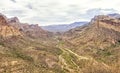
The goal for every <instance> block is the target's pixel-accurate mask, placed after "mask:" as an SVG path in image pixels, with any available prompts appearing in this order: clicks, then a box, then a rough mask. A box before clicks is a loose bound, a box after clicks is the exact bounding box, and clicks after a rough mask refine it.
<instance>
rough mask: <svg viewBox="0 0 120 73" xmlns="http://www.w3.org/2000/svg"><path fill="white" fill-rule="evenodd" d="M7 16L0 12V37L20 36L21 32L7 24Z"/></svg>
mask: <svg viewBox="0 0 120 73" xmlns="http://www.w3.org/2000/svg"><path fill="white" fill-rule="evenodd" d="M9 24H10V23H9V22H8V21H7V17H6V16H4V15H2V14H0V36H1V38H7V37H13V36H22V33H21V32H20V31H19V30H18V29H16V28H14V27H13V26H10V25H9Z"/></svg>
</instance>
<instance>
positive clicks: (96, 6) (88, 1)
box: [0, 0, 120, 25]
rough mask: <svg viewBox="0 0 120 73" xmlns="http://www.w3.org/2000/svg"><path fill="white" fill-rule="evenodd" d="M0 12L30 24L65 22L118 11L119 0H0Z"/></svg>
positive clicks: (84, 19)
mask: <svg viewBox="0 0 120 73" xmlns="http://www.w3.org/2000/svg"><path fill="white" fill-rule="evenodd" d="M0 13H3V14H5V15H6V16H7V17H14V16H16V17H18V18H19V19H20V21H21V22H26V23H31V24H39V25H50V24H61V23H63V24H66V23H72V22H76V21H89V20H90V19H91V18H92V17H94V15H97V14H109V13H120V0H1V1H0Z"/></svg>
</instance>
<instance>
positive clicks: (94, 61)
mask: <svg viewBox="0 0 120 73" xmlns="http://www.w3.org/2000/svg"><path fill="white" fill-rule="evenodd" d="M83 23H84V24H85V25H83ZM63 26H64V27H63ZM63 26H62V25H61V26H55V28H56V29H54V30H53V29H52V30H51V29H50V30H51V31H54V32H56V30H57V29H58V27H60V29H62V30H64V31H66V32H64V33H60V34H55V33H54V32H50V31H48V30H44V29H42V27H40V26H38V24H34V25H30V24H27V23H21V22H20V21H19V19H18V18H17V17H13V18H7V17H6V16H5V15H3V14H0V73H120V18H119V14H109V15H97V16H95V17H94V18H93V19H91V21H90V22H89V23H88V22H82V23H81V22H75V23H72V24H70V25H63ZM68 27H69V28H68ZM52 28H53V27H52ZM65 28H66V29H65ZM72 28H73V29H72ZM69 29H70V30H69ZM58 30H59V29H58ZM67 30H68V31H67ZM59 31H61V30H59Z"/></svg>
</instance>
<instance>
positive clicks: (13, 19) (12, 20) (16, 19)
mask: <svg viewBox="0 0 120 73" xmlns="http://www.w3.org/2000/svg"><path fill="white" fill-rule="evenodd" d="M9 22H14V23H19V22H20V21H19V19H18V18H17V17H13V18H10V19H9Z"/></svg>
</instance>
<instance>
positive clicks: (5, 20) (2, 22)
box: [0, 13, 7, 25]
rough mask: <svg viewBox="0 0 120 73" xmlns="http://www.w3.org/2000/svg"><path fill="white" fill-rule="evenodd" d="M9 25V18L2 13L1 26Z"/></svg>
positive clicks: (0, 15) (0, 17) (0, 16)
mask: <svg viewBox="0 0 120 73" xmlns="http://www.w3.org/2000/svg"><path fill="white" fill-rule="evenodd" d="M6 24H7V17H6V16H4V15H3V14H1V13H0V25H6Z"/></svg>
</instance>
